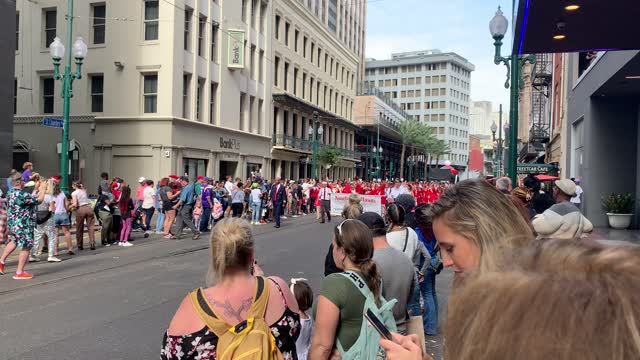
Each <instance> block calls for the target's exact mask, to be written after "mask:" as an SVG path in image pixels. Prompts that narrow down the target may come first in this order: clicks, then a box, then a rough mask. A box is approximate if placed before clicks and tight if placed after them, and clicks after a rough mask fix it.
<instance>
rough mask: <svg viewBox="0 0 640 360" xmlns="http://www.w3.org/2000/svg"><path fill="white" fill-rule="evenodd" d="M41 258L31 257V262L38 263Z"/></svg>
mask: <svg viewBox="0 0 640 360" xmlns="http://www.w3.org/2000/svg"><path fill="white" fill-rule="evenodd" d="M38 261H40V258H39V257H37V256H35V255H29V262H38Z"/></svg>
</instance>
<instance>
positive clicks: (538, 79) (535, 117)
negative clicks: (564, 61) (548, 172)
mask: <svg viewBox="0 0 640 360" xmlns="http://www.w3.org/2000/svg"><path fill="white" fill-rule="evenodd" d="M552 74H553V63H552V61H551V55H550V54H536V63H535V65H534V67H533V72H532V74H531V78H532V80H531V85H532V91H531V115H530V120H531V121H530V127H529V142H528V143H527V144H526V145H525V146H524V147H523V148H522V151H521V152H520V160H521V161H523V162H542V163H543V162H544V155H545V148H544V144H547V143H548V142H549V140H550V135H551V116H550V110H549V106H550V103H549V96H550V93H551V82H552Z"/></svg>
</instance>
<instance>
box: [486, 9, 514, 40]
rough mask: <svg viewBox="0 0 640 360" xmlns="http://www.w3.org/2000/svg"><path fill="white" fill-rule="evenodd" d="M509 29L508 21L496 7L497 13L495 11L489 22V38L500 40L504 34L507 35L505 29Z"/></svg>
mask: <svg viewBox="0 0 640 360" xmlns="http://www.w3.org/2000/svg"><path fill="white" fill-rule="evenodd" d="M508 28H509V20H507V18H506V17H504V14H503V13H502V10H501V9H500V7H498V11H496V15H495V16H494V17H493V19H491V22H489V31H490V32H491V36H493V37H494V38H502V37H504V34H506V33H507V29H508Z"/></svg>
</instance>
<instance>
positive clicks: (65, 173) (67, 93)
mask: <svg viewBox="0 0 640 360" xmlns="http://www.w3.org/2000/svg"><path fill="white" fill-rule="evenodd" d="M67 6H68V8H67V47H66V49H65V52H66V53H65V59H64V73H63V74H62V99H63V108H62V116H63V120H64V125H63V128H62V144H61V146H60V148H61V149H60V173H61V174H60V175H61V176H62V182H61V183H60V189H61V190H62V191H63V192H64V193H69V112H70V107H71V104H70V102H71V81H72V80H71V48H72V47H73V42H72V36H73V35H72V34H73V0H68V3H67Z"/></svg>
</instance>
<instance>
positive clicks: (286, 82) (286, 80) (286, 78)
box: [284, 62, 289, 91]
mask: <svg viewBox="0 0 640 360" xmlns="http://www.w3.org/2000/svg"><path fill="white" fill-rule="evenodd" d="M284 90H285V91H289V63H288V62H285V63H284Z"/></svg>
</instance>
